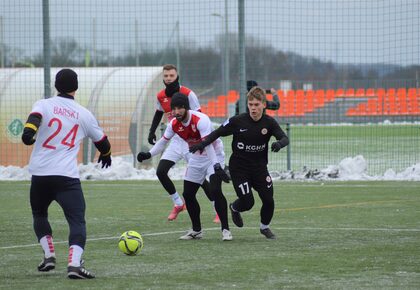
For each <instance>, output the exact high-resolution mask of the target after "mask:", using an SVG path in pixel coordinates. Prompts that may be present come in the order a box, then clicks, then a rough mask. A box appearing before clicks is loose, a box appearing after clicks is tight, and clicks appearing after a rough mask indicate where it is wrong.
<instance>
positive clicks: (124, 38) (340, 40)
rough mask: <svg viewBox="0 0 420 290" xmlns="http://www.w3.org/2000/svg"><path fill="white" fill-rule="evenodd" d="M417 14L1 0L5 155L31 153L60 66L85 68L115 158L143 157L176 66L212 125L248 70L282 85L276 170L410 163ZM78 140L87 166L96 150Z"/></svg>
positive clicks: (377, 170)
mask: <svg viewBox="0 0 420 290" xmlns="http://www.w3.org/2000/svg"><path fill="white" fill-rule="evenodd" d="M418 15H420V2H419V1H416V0H404V1H403V0H372V1H350V0H342V1H334V0H316V1H313V0H290V1H274V0H264V1H251V0H247V1H244V0H238V1H227V0H215V1H204V0H180V1H169V0H155V1H135V0H121V1H112V0H102V1H99V0H90V1H81V0H74V1H71V2H67V1H47V0H43V1H30V0H13V1H12V0H4V1H1V3H0V146H1V150H0V165H3V166H7V165H16V166H25V165H26V164H27V163H28V160H29V159H28V158H29V156H30V150H31V148H28V147H25V146H23V145H22V144H21V142H20V135H21V133H22V129H23V124H24V122H25V121H26V117H27V114H28V112H29V111H30V109H31V106H32V104H33V103H34V102H35V101H36V100H38V99H41V98H44V97H48V96H51V95H54V94H55V93H56V92H55V89H54V86H53V84H54V82H53V79H54V76H55V73H56V72H57V70H58V69H60V68H62V67H70V68H73V69H74V70H75V71H76V72H77V73H78V74H79V80H80V85H79V88H80V89H79V90H78V92H77V95H76V99H77V100H78V101H79V102H80V103H81V104H82V105H84V106H86V107H88V108H89V109H90V110H91V111H92V112H94V113H95V115H96V116H97V118H98V119H99V121H100V123H101V126H103V128H104V129H105V131H106V132H107V134H108V135H109V137H110V140H111V142H112V145H113V148H114V149H113V154H114V155H116V156H123V157H124V158H126V159H127V160H130V161H132V162H133V164H135V162H134V161H133V156H134V155H135V154H136V153H137V152H138V151H139V150H145V149H147V148H150V145H149V144H148V143H147V131H148V129H149V127H150V124H151V121H152V117H153V114H154V110H155V102H156V101H155V100H156V94H157V92H158V91H159V90H161V89H162V88H163V87H164V86H163V82H162V74H161V73H162V66H163V65H164V64H167V63H171V64H174V65H176V66H177V67H178V71H179V74H180V83H181V85H184V86H187V87H189V88H191V89H192V90H193V91H195V93H196V94H197V95H198V97H199V100H200V102H201V106H202V110H203V111H204V112H205V113H207V114H208V115H209V116H210V117H211V119H212V120H213V121H214V122H215V123H216V124H219V123H221V122H223V120H225V119H226V118H227V117H229V116H232V115H233V114H234V112H235V104H236V102H238V100H239V99H240V98H241V97H242V98H243V97H244V93H245V81H246V80H249V79H252V80H255V81H257V82H258V83H259V85H261V86H262V87H264V88H266V89H270V88H274V89H275V90H276V91H277V94H278V96H279V99H280V103H281V106H280V109H279V110H276V111H267V113H268V114H270V115H272V116H273V117H275V118H276V119H277V120H278V122H279V123H280V124H281V126H282V127H283V129H286V126H287V125H286V124H289V126H290V127H289V133H290V138H291V144H290V148H289V151H288V152H289V156H287V151H286V150H285V151H283V152H281V153H280V154H276V155H274V154H273V155H271V156H270V160H271V164H270V167H271V169H272V170H278V171H285V170H287V169H289V170H294V171H299V170H303V168H310V169H321V168H325V167H326V166H328V165H331V164H338V163H339V162H340V160H342V159H343V158H346V157H352V156H356V155H363V156H364V158H365V159H366V160H367V162H368V172H369V173H372V174H381V173H383V172H385V171H386V169H388V168H393V169H394V170H401V169H404V168H406V167H408V166H410V165H413V164H416V163H419V162H420V150H419V149H418V148H419V145H420V125H419V121H420V106H419V102H420V90H419V79H420V76H419V71H420V18H419V17H418ZM268 98H269V99H271V98H272V96H271V95H269V96H268ZM244 105H245V104H244V103H242V104H241V109H242V110H243V109H244ZM224 142H225V147H226V153H227V155H229V153H230V152H231V149H230V143H229V139H225V140H224ZM82 148H83V150H81V153H80V156H79V161H80V162H89V161H92V160H94V159H95V150H94V148H93V147H92V144H90V143H88V142H85V143H84V145H83V147H82ZM287 160H290V162H289V163H288V162H287ZM149 166H150V165H149Z"/></svg>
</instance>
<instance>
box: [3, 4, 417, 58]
mask: <svg viewBox="0 0 420 290" xmlns="http://www.w3.org/2000/svg"><path fill="white" fill-rule="evenodd" d="M49 2H50V19H51V20H50V25H51V38H52V39H53V40H54V39H57V38H73V39H75V40H76V41H77V42H78V43H80V44H81V45H83V46H85V47H92V46H93V22H94V21H95V23H96V37H95V40H96V48H97V49H106V50H109V51H110V52H111V53H112V54H113V55H120V54H125V53H127V51H128V50H134V48H135V39H136V37H135V23H136V21H137V30H138V42H139V46H140V49H146V48H147V49H150V50H158V49H161V48H162V47H165V46H166V45H168V43H169V45H174V43H175V42H174V37H175V35H176V34H174V26H175V24H176V23H177V21H179V24H180V26H179V27H180V39H181V40H182V42H183V45H184V46H192V45H194V46H207V45H210V46H213V47H215V48H217V49H219V43H218V42H217V41H215V40H216V39H217V36H218V35H219V34H220V33H224V26H222V24H223V21H224V17H225V11H224V5H225V0H213V1H210V0H206V1H204V0H178V1H176V0H138V1H136V0H119V1H116V0H72V1H65V0H50V1H49ZM227 2H228V11H229V12H228V23H229V32H231V33H237V31H238V25H237V22H238V17H237V15H238V6H237V2H238V1H237V0H230V1H227ZM212 14H217V15H216V16H215V15H212ZM0 17H1V20H2V21H1V22H0V25H1V24H2V25H1V27H0V37H1V31H3V36H2V37H1V38H2V39H3V41H4V43H5V44H6V45H7V46H8V47H10V48H13V49H14V48H20V49H22V50H24V51H25V54H26V55H33V54H36V53H39V52H40V51H41V49H42V0H36V1H35V0H2V1H0ZM245 19H246V22H245V31H246V34H247V35H250V36H253V37H254V38H256V39H258V40H260V41H261V42H262V43H264V44H270V45H272V46H273V47H275V48H276V49H279V50H284V51H293V52H296V53H299V54H302V55H306V56H315V57H319V58H321V59H323V60H332V61H337V62H341V63H393V64H402V65H409V64H420V0H366V1H365V0H288V1H287V0H284V1H276V0H260V1H256V0H254V1H252V0H245ZM0 41H1V39H0Z"/></svg>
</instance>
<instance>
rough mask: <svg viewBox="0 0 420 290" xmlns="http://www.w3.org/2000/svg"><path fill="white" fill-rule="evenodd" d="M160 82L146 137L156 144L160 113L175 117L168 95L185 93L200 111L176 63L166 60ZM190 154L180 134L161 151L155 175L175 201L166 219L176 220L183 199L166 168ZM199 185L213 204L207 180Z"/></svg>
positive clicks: (190, 103) (216, 219) (197, 102)
mask: <svg viewBox="0 0 420 290" xmlns="http://www.w3.org/2000/svg"><path fill="white" fill-rule="evenodd" d="M163 83H164V84H165V86H166V88H165V89H163V90H161V91H160V92H159V93H158V94H157V101H156V112H155V115H154V116H153V121H152V125H151V126H150V130H149V137H148V141H149V144H150V145H154V144H155V141H156V134H155V132H156V129H157V127H158V126H159V123H160V121H161V120H162V116H163V115H164V114H165V116H166V118H167V119H168V122H170V121H171V120H172V119H173V118H174V116H173V114H172V110H171V98H172V96H173V95H174V94H175V93H178V92H180V93H182V94H184V95H186V96H188V102H189V107H190V108H191V110H194V111H200V103H199V101H198V98H197V96H196V94H195V93H194V92H193V91H192V90H191V89H189V88H187V87H184V86H181V85H180V84H179V76H178V72H177V68H176V66H174V65H172V64H166V65H164V66H163ZM189 156H190V152H189V151H188V145H187V143H186V142H185V141H184V140H182V138H180V137H178V136H177V135H175V136H174V138H173V139H172V140H171V142H170V143H169V146H168V147H167V148H166V150H165V152H164V153H163V155H162V157H161V159H160V161H159V164H158V167H157V169H156V175H157V177H158V178H159V181H160V183H161V184H162V186H163V187H164V188H165V190H166V192H168V194H169V196H170V197H171V199H172V201H173V203H174V207H173V208H172V211H171V212H170V214H169V216H168V220H169V221H173V220H175V219H176V218H177V216H178V214H179V213H180V212H181V211H183V210H184V209H185V205H184V201H183V200H182V198H181V197H180V196H179V194H178V192H177V191H176V188H175V185H174V183H173V182H172V181H171V179H170V178H169V176H168V172H169V169H171V168H172V167H173V166H174V165H175V164H176V163H177V162H178V161H180V160H181V159H184V160H185V161H186V162H188V158H189ZM201 186H202V188H203V190H204V192H205V194H206V196H207V198H208V199H209V200H210V201H211V202H212V203H213V206H214V200H213V196H212V195H211V193H210V188H209V183H208V182H207V181H206V180H204V182H203V184H202V185H201ZM213 221H214V222H215V223H219V222H220V220H219V216H218V215H217V213H216V217H215V218H214V220H213Z"/></svg>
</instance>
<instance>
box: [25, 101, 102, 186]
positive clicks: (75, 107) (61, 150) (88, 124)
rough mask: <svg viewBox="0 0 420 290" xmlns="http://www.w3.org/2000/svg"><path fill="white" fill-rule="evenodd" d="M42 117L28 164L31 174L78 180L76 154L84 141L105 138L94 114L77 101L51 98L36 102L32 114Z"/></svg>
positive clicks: (96, 140) (95, 140)
mask: <svg viewBox="0 0 420 290" xmlns="http://www.w3.org/2000/svg"><path fill="white" fill-rule="evenodd" d="M33 113H37V114H39V115H41V116H42V121H41V125H40V127H39V128H38V131H37V135H36V142H35V144H34V146H35V147H34V149H33V151H32V155H31V159H30V161H29V173H31V174H32V175H60V176H68V177H73V178H79V170H78V168H77V154H78V152H79V149H80V143H81V142H82V140H83V138H85V137H89V138H91V139H92V141H93V142H98V141H100V140H102V139H103V138H105V135H104V132H103V130H102V129H101V128H100V127H99V125H98V121H97V120H96V119H95V117H94V116H93V114H92V113H91V112H90V111H89V110H88V109H86V108H85V107H83V106H81V105H80V104H78V103H77V102H76V101H75V100H74V99H70V98H65V97H58V96H56V97H52V98H49V99H43V100H39V101H37V102H36V103H35V104H34V106H33V108H32V111H31V114H33Z"/></svg>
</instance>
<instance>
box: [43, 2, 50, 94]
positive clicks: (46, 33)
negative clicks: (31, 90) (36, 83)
mask: <svg viewBox="0 0 420 290" xmlns="http://www.w3.org/2000/svg"><path fill="white" fill-rule="evenodd" d="M42 31H43V44H44V98H46V99H47V98H49V97H50V96H51V42H50V10H49V2H48V0H42Z"/></svg>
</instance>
